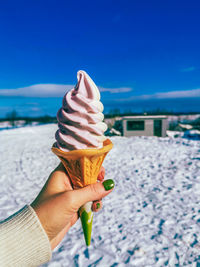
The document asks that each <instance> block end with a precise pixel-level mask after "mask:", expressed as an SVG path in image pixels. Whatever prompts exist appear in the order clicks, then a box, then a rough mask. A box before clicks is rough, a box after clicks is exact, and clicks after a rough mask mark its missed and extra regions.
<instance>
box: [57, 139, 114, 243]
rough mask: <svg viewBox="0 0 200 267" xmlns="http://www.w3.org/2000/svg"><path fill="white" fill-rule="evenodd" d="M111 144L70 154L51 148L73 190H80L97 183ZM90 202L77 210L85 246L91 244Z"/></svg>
mask: <svg viewBox="0 0 200 267" xmlns="http://www.w3.org/2000/svg"><path fill="white" fill-rule="evenodd" d="M112 147H113V144H112V142H111V141H110V140H109V139H106V140H105V141H104V143H103V147H102V148H99V149H98V148H92V149H79V150H73V151H70V152H64V151H62V150H61V149H59V148H56V147H54V146H53V147H52V151H53V153H55V154H56V155H57V156H58V157H59V159H60V160H61V162H62V163H63V165H64V167H65V169H66V171H67V173H68V175H69V177H70V180H71V182H72V185H73V188H74V189H77V188H81V187H84V186H87V185H90V184H93V183H96V182H97V176H98V174H99V171H100V168H101V166H102V163H103V161H104V159H105V157H106V155H107V153H108V152H109V151H110V150H111V149H112ZM91 206H92V202H88V203H86V204H85V205H83V206H82V207H81V208H80V210H79V215H80V218H81V222H82V228H83V232H84V236H85V241H86V245H87V246H89V245H90V242H91V232H92V221H93V212H92V210H91Z"/></svg>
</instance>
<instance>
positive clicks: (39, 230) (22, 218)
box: [0, 206, 51, 267]
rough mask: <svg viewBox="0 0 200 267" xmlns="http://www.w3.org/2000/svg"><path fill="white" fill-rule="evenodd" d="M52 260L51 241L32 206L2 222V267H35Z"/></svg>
mask: <svg viewBox="0 0 200 267" xmlns="http://www.w3.org/2000/svg"><path fill="white" fill-rule="evenodd" d="M50 259H51V247H50V243H49V239H48V237H47V235H46V233H45V231H44V229H43V227H42V225H41V223H40V221H39V219H38V217H37V215H36V213H35V212H34V210H33V209H32V208H31V207H30V206H25V207H24V208H23V209H21V210H20V211H18V212H17V213H15V214H14V215H12V216H10V217H9V218H7V219H6V220H4V221H2V222H0V266H1V267H8V266H15V267H33V266H39V265H41V264H43V263H45V262H48V261H49V260H50Z"/></svg>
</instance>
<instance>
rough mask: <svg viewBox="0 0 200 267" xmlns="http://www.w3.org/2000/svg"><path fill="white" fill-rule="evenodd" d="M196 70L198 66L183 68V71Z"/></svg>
mask: <svg viewBox="0 0 200 267" xmlns="http://www.w3.org/2000/svg"><path fill="white" fill-rule="evenodd" d="M194 70H196V68H195V67H193V66H192V67H188V68H184V69H181V72H191V71H194Z"/></svg>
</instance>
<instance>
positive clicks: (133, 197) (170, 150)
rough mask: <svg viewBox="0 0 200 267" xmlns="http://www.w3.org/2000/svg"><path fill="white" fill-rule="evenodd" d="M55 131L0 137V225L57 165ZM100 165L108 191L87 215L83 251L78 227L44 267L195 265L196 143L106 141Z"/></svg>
mask: <svg viewBox="0 0 200 267" xmlns="http://www.w3.org/2000/svg"><path fill="white" fill-rule="evenodd" d="M56 129H57V126H56V125H52V124H51V125H45V126H36V127H26V128H19V129H14V130H4V131H1V132H0V142H1V147H0V153H1V161H0V185H1V187H0V219H3V218H6V217H7V216H9V215H10V214H12V213H13V212H15V211H17V210H18V209H20V208H21V207H23V206H24V205H25V204H27V203H30V202H31V201H32V200H33V199H34V198H35V197H36V195H37V194H38V192H39V191H40V189H41V188H42V186H43V185H44V183H45V181H46V179H47V178H48V175H49V173H50V172H51V171H52V170H53V168H54V167H56V166H57V164H58V162H59V160H58V159H57V158H56V157H55V155H54V154H53V153H52V152H51V150H50V148H51V145H52V143H53V142H54V132H55V131H56ZM111 140H112V142H113V143H114V148H113V149H112V151H111V152H110V153H109V154H108V156H107V158H106V160H105V163H104V167H105V168H106V178H107V179H109V178H111V179H114V180H115V182H116V187H115V190H114V191H113V193H112V194H110V195H109V196H107V197H106V198H105V199H104V201H103V203H104V207H103V210H102V211H100V212H99V213H97V214H95V215H94V221H93V235H92V237H93V238H92V244H91V246H90V247H89V248H88V249H87V248H86V246H85V243H84V238H83V234H82V230H81V226H80V222H78V223H77V224H76V225H75V226H74V227H73V228H72V229H71V230H70V231H69V233H68V234H67V235H66V237H65V238H64V240H63V241H62V243H61V244H60V245H59V246H58V247H57V248H56V249H55V251H54V252H53V258H52V261H51V262H50V263H48V264H45V265H44V266H49V267H60V266H80V267H85V266H90V267H92V266H100V267H105V266H113V267H114V266H125V265H127V266H137V267H142V266H145V267H149V266H155V267H157V266H158V267H159V266H196V264H197V262H198V263H199V264H200V256H199V255H200V252H199V251H200V205H199V203H200V142H199V141H198V140H188V139H185V138H180V137H178V138H173V137H167V138H157V137H131V138H126V137H111Z"/></svg>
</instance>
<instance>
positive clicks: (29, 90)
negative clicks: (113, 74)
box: [0, 84, 132, 97]
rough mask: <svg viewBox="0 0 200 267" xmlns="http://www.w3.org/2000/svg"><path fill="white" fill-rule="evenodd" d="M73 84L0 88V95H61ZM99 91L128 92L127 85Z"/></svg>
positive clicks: (101, 88)
mask: <svg viewBox="0 0 200 267" xmlns="http://www.w3.org/2000/svg"><path fill="white" fill-rule="evenodd" d="M73 87H74V85H65V84H35V85H30V86H27V87H21V88H16V89H0V96H25V97H62V96H63V95H64V94H65V93H66V92H67V91H69V90H70V89H72V88H73ZM99 90H100V91H101V92H109V93H111V94H114V93H115V94H116V93H125V92H130V91H131V90H132V89H131V88H129V87H119V88H103V87H99Z"/></svg>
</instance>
